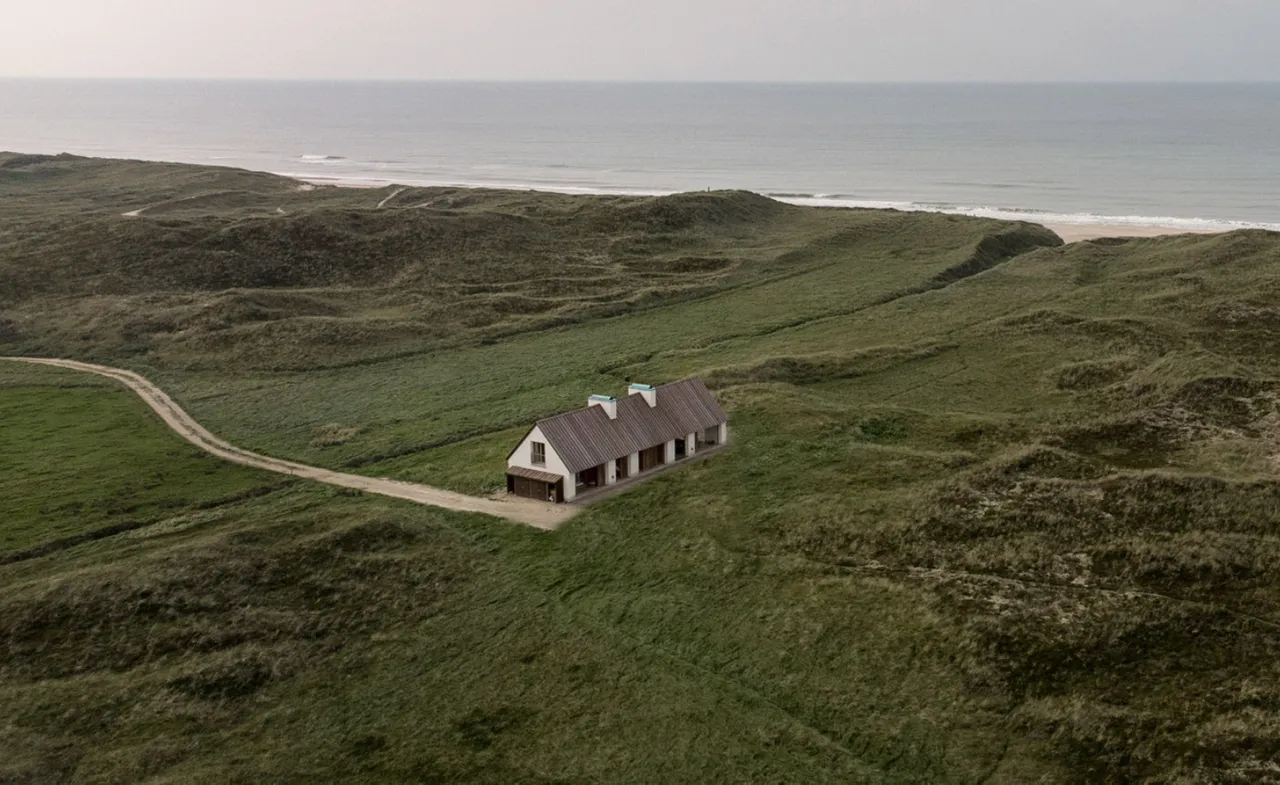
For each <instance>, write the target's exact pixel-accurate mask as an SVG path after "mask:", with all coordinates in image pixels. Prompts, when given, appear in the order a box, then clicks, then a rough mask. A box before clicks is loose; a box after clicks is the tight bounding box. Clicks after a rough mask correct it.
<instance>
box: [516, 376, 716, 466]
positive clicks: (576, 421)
mask: <svg viewBox="0 0 1280 785" xmlns="http://www.w3.org/2000/svg"><path fill="white" fill-rule="evenodd" d="M657 401H658V404H657V406H650V405H649V404H648V402H647V401H645V399H644V396H642V395H628V396H627V397H625V398H620V399H618V404H617V406H618V418H617V419H616V420H610V419H609V415H608V414H605V411H604V409H602V408H601V407H599V406H588V407H587V408H585V409H579V410H577V411H573V412H567V413H565V414H560V415H556V416H555V417H548V418H547V419H545V420H539V421H538V427H539V428H541V429H542V433H543V435H544V436H546V437H547V441H548V442H549V443H550V444H551V447H552V448H553V449H554V450H555V451H556V455H558V456H560V460H562V461H564V463H565V466H566V467H567V468H568V469H569V471H571V472H580V471H582V470H583V469H590V468H591V467H592V466H599V465H600V464H602V463H607V462H608V461H612V460H617V459H618V458H621V457H623V456H626V455H630V454H632V453H636V452H640V451H641V450H646V449H648V448H650V447H655V446H657V445H659V444H666V443H667V442H669V441H671V440H672V439H682V438H684V437H685V436H688V435H689V434H691V433H697V432H698V431H701V430H704V429H707V428H710V427H712V426H715V425H719V424H720V423H722V422H727V421H728V419H729V418H728V417H726V416H725V413H724V410H723V409H721V408H720V404H719V403H717V402H716V399H715V396H714V395H712V394H711V391H710V390H708V389H707V386H706V385H705V384H703V383H702V380H701V379H686V380H684V381H682V382H675V383H673V384H664V385H662V386H661V387H658V388H657Z"/></svg>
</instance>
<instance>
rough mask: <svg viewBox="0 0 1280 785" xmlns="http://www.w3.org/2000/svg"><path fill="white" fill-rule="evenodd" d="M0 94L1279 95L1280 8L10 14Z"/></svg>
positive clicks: (888, 1) (1115, 5)
mask: <svg viewBox="0 0 1280 785" xmlns="http://www.w3.org/2000/svg"><path fill="white" fill-rule="evenodd" d="M0 24H3V27H4V34H3V38H2V40H3V44H2V45H0V76H9V77H14V76H53V77H83V76H97V77H223V78H305V79H333V78H338V79H573V80H580V79H586V80H614V79H617V80H711V81H718V80H741V81H991V80H1000V81H1149V80H1157V81H1222V80H1228V81H1277V80H1280V45H1278V44H1277V33H1280V0H3V2H0Z"/></svg>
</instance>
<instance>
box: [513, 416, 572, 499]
mask: <svg viewBox="0 0 1280 785" xmlns="http://www.w3.org/2000/svg"><path fill="white" fill-rule="evenodd" d="M530 442H542V443H543V444H545V445H547V464H546V465H545V466H535V465H534V463H533V450H532V448H530V446H529V443H530ZM507 466H519V467H520V468H522V469H536V470H537V471H540V472H547V473H549V474H558V475H560V476H561V477H563V478H564V500H565V501H572V500H573V497H574V496H576V495H577V490H576V489H577V482H575V480H576V478H575V477H574V476H573V474H572V473H571V472H570V471H569V470H568V469H567V468H565V465H564V461H562V460H560V456H559V455H556V451H555V449H554V448H553V447H552V446H551V444H550V442H548V441H547V437H546V436H544V435H543V433H542V429H541V428H538V427H534V429H533V430H532V431H530V432H529V435H528V436H526V437H524V441H522V442H520V446H519V447H518V448H517V449H516V451H515V452H514V453H512V455H511V457H510V458H508V459H507Z"/></svg>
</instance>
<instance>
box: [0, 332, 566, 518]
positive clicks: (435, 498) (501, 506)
mask: <svg viewBox="0 0 1280 785" xmlns="http://www.w3.org/2000/svg"><path fill="white" fill-rule="evenodd" d="M0 360H12V361H15V362H25V363H35V364H37V365H52V366H56V367H58V368H70V369H71V370H74V371H84V372H85V373H96V374H98V375H99V376H105V377H107V378H108V379H114V380H116V381H118V382H120V383H121V384H123V385H125V386H126V387H128V388H129V389H130V390H133V391H134V392H135V393H137V394H138V396H139V397H140V398H142V400H143V401H145V402H146V404H147V405H148V406H150V407H151V408H152V409H154V410H155V412H156V414H158V415H160V418H161V419H162V420H164V421H165V423H166V424H167V425H168V426H169V427H170V428H172V429H173V430H174V431H176V432H177V433H178V435H179V436H181V437H182V438H184V439H186V440H187V441H189V442H191V443H192V444H194V445H195V446H197V447H199V448H200V449H202V450H204V451H205V452H208V453H211V454H213V455H216V456H218V457H219V458H224V459H226V460H228V461H232V462H234V463H239V464H243V465H245V466H252V467H254V468H256V469H265V470H266V471H269V472H277V473H279V474H288V475H290V476H293V477H303V478H306V479H308V480H315V481H316V482H322V483H325V484H327V485H337V486H340V487H343V488H354V489H356V490H360V491H365V492H366V493H375V494H378V495H381V496H391V497H394V498H396V499H407V500H408V501H411V502H417V503H419V504H427V505H431V506H432V507H443V508H445V509H447V510H459V511H461V512H478V513H483V514H485V515H493V516H495V517H498V518H506V519H507V520H509V521H515V522H516V523H523V524H527V525H529V526H533V527H536V528H539V529H554V528H556V527H557V526H559V525H560V524H562V523H564V522H565V521H567V520H569V519H570V518H572V517H573V516H574V514H575V513H577V512H578V510H577V509H576V508H574V507H570V506H567V505H557V504H545V503H542V502H536V501H532V500H527V499H511V500H502V501H499V500H496V499H482V498H479V497H477V496H466V495H464V494H461V493H454V492H453V491H446V490H443V489H441V488H432V487H431V486H429V485H415V484H414V483H408V482H400V481H399V480H388V479H385V478H379V477H364V476H361V475H359V474H344V473H342V472H335V471H331V470H329V469H321V468H319V467H316V466H307V465H306V464H302V463H294V462H293V461H285V460H281V459H279V458H269V457H267V456H265V455H258V454H257V453H252V452H249V451H248V450H242V449H240V448H239V447H236V446H235V445H233V444H229V443H227V442H225V441H223V440H222V439H219V438H218V437H217V436H214V435H213V434H212V433H209V431H207V430H205V428H204V426H202V425H200V423H198V422H196V421H195V420H194V419H192V417H191V415H189V414H187V413H186V412H185V411H183V410H182V408H181V407H179V406H178V404H176V403H174V402H173V399H172V398H170V397H169V396H168V395H166V394H165V393H164V391H163V390H161V389H160V388H159V387H156V386H155V385H154V384H152V383H151V382H149V381H147V380H146V379H145V378H143V377H142V376H139V375H138V374H136V373H134V372H132V371H126V370H123V369H120V368H111V367H108V366H105V365H94V364H92V363H82V362H76V361H74V360H50V359H44V358H35V357H0Z"/></svg>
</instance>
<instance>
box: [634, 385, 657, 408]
mask: <svg viewBox="0 0 1280 785" xmlns="http://www.w3.org/2000/svg"><path fill="white" fill-rule="evenodd" d="M628 393H630V394H631V395H643V396H644V400H645V402H646V403H648V404H649V408H651V409H652V408H653V407H655V406H657V405H658V391H657V389H655V388H653V387H650V386H649V385H647V384H633V385H631V389H630V390H628Z"/></svg>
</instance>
